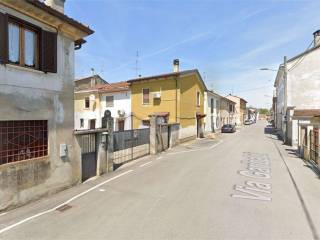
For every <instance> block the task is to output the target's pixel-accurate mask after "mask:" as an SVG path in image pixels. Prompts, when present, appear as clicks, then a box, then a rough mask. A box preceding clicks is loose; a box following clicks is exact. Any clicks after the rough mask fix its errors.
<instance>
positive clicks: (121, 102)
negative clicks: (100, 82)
mask: <svg viewBox="0 0 320 240" xmlns="http://www.w3.org/2000/svg"><path fill="white" fill-rule="evenodd" d="M106 96H113V100H114V101H113V107H106ZM100 108H101V115H102V116H103V114H104V112H105V111H106V110H110V112H111V116H112V117H113V118H114V130H115V131H118V122H117V120H118V119H119V117H120V116H119V114H118V111H119V110H121V111H124V112H125V115H124V117H123V118H121V119H124V130H129V129H131V93H130V91H127V92H118V93H103V94H101V96H100Z"/></svg>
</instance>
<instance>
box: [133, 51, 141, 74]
mask: <svg viewBox="0 0 320 240" xmlns="http://www.w3.org/2000/svg"><path fill="white" fill-rule="evenodd" d="M139 69H140V68H139V50H137V52H136V65H135V68H134V70H135V72H136V77H139V72H138V71H139Z"/></svg>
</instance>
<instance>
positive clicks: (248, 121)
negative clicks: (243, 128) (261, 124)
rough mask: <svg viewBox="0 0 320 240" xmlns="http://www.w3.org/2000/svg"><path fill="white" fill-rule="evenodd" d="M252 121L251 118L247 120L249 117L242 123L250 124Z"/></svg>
mask: <svg viewBox="0 0 320 240" xmlns="http://www.w3.org/2000/svg"><path fill="white" fill-rule="evenodd" d="M252 123H253V122H252V120H249V119H247V120H245V121H244V125H250V124H252Z"/></svg>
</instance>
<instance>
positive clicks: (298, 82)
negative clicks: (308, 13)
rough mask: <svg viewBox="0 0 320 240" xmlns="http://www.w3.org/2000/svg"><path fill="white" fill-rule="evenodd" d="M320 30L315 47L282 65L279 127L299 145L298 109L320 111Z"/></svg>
mask: <svg viewBox="0 0 320 240" xmlns="http://www.w3.org/2000/svg"><path fill="white" fill-rule="evenodd" d="M319 38H320V31H317V32H315V33H314V46H313V47H312V48H311V49H309V50H307V51H305V52H303V53H301V54H299V55H297V56H295V57H293V58H291V59H289V60H288V61H286V62H285V63H284V64H281V65H280V67H279V70H278V73H277V76H276V80H275V84H274V86H275V88H276V104H275V106H276V110H275V111H276V116H275V118H276V123H275V124H276V128H277V129H278V130H279V132H280V134H281V135H282V137H283V138H284V139H285V141H286V142H287V143H288V144H290V145H293V146H297V144H298V120H293V119H292V116H293V114H294V111H295V110H302V109H319V108H320V94H319V92H320V67H319V59H320V41H319Z"/></svg>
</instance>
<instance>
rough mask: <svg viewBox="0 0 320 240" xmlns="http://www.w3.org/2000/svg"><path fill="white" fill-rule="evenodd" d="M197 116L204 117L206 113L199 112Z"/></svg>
mask: <svg viewBox="0 0 320 240" xmlns="http://www.w3.org/2000/svg"><path fill="white" fill-rule="evenodd" d="M196 116H197V118H204V117H205V116H206V115H205V114H204V113H200V112H197V113H196Z"/></svg>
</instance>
